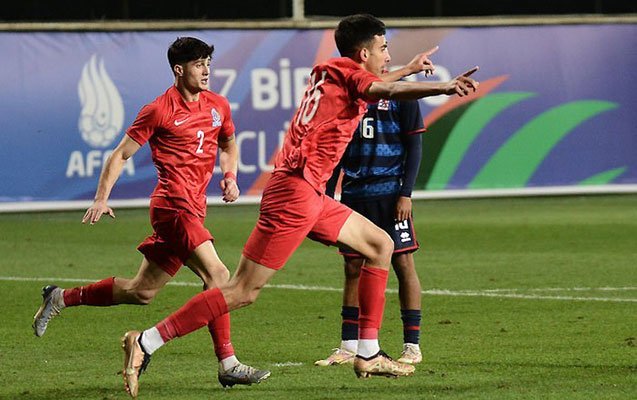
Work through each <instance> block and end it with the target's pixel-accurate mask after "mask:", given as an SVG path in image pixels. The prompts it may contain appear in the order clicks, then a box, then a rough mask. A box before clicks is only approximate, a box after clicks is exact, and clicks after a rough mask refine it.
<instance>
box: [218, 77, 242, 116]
mask: <svg viewBox="0 0 637 400" xmlns="http://www.w3.org/2000/svg"><path fill="white" fill-rule="evenodd" d="M212 76H213V77H215V78H225V79H226V80H225V81H224V82H223V86H221V89H220V90H219V94H220V95H222V96H223V97H225V98H228V93H229V92H230V89H231V88H232V84H233V83H234V81H235V79H237V71H235V70H234V69H223V68H220V69H213V70H212ZM228 101H229V99H228ZM230 109H231V110H232V111H236V110H238V109H239V103H234V102H230Z"/></svg>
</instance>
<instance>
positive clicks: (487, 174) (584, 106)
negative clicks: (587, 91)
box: [468, 100, 617, 189]
mask: <svg viewBox="0 0 637 400" xmlns="http://www.w3.org/2000/svg"><path fill="white" fill-rule="evenodd" d="M616 107H617V104H615V103H611V102H607V101H595V100H583V101H576V102H571V103H567V104H564V105H561V106H558V107H555V108H552V109H550V110H548V111H546V112H544V113H542V114H540V115H539V116H538V117H536V118H535V119H533V120H531V121H530V122H529V123H527V124H526V125H525V126H523V127H522V128H521V129H520V130H518V131H517V132H516V133H514V134H513V135H512V136H511V138H509V140H508V141H507V142H506V143H505V144H503V145H502V146H501V147H500V148H499V149H498V151H496V152H495V154H494V155H493V156H492V157H491V159H490V160H489V161H488V162H487V164H485V166H484V167H483V168H482V169H481V170H480V172H478V174H477V175H476V176H475V178H474V179H473V180H472V181H471V183H469V185H468V188H471V189H480V188H496V187H524V186H526V183H527V182H528V181H529V179H530V178H531V176H532V175H533V173H534V172H535V170H536V169H537V168H538V166H539V165H540V163H542V161H543V160H544V158H545V157H546V155H547V154H548V153H549V152H550V151H551V150H552V149H553V147H554V146H555V145H556V144H557V143H558V142H559V141H560V139H562V138H563V137H564V136H566V135H567V134H568V133H569V132H571V131H572V130H573V129H574V128H575V127H576V126H578V125H579V124H581V123H582V122H583V121H585V120H587V119H589V118H592V117H594V116H595V115H597V114H600V113H602V112H604V111H608V110H610V109H613V108H616Z"/></svg>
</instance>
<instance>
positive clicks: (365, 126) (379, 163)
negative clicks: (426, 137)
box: [341, 100, 425, 201]
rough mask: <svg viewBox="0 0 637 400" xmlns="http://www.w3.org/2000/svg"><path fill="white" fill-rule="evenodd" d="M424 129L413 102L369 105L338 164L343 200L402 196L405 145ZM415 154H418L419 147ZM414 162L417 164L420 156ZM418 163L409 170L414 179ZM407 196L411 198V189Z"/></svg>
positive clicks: (384, 102) (387, 102)
mask: <svg viewBox="0 0 637 400" xmlns="http://www.w3.org/2000/svg"><path fill="white" fill-rule="evenodd" d="M424 130H425V128H424V125H423V120H422V116H421V114H420V107H419V106H418V101H416V100H411V101H397V100H380V101H379V102H378V103H376V104H370V105H369V106H368V108H367V113H366V114H365V116H364V117H363V119H362V120H361V122H360V123H359V125H358V128H357V129H356V132H355V133H354V136H353V138H352V141H351V142H350V144H349V146H348V147H347V150H345V154H344V155H343V159H342V162H341V168H342V170H343V182H342V188H341V198H342V199H343V201H347V200H348V199H352V200H355V199H363V198H365V199H370V198H374V197H381V196H389V195H397V194H399V193H401V189H402V186H403V184H404V181H405V172H406V171H405V160H406V155H407V152H408V149H407V147H406V143H407V142H409V139H410V136H411V135H415V134H419V133H421V132H423V131H424ZM418 139H420V137H419V136H418ZM416 151H417V152H418V153H420V146H418V149H417V150H416ZM417 159H418V163H419V161H420V154H418V155H417ZM418 163H416V167H415V168H416V171H409V172H411V175H413V178H414V180H415V174H416V173H417V169H418V166H417V165H418ZM408 168H412V167H408ZM411 186H413V182H411ZM401 194H402V193H401ZM408 196H411V187H409V190H408Z"/></svg>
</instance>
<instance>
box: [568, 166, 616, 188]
mask: <svg viewBox="0 0 637 400" xmlns="http://www.w3.org/2000/svg"><path fill="white" fill-rule="evenodd" d="M624 171H626V167H621V168H615V169H609V170H608V171H604V172H600V173H599V174H595V175H593V176H591V177H588V178H586V179H584V180H583V181H581V182H580V183H579V185H582V186H584V185H606V184H607V183H610V182H612V181H613V180H615V178H617V177H618V176H619V175H621V174H623V173H624Z"/></svg>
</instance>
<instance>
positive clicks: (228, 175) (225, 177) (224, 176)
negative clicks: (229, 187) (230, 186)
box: [223, 171, 237, 182]
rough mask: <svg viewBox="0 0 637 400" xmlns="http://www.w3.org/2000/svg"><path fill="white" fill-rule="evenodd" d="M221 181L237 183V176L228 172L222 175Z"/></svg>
mask: <svg viewBox="0 0 637 400" xmlns="http://www.w3.org/2000/svg"><path fill="white" fill-rule="evenodd" d="M223 179H232V180H233V181H235V182H236V181H237V176H236V175H235V174H234V172H232V171H228V172H226V173H224V174H223Z"/></svg>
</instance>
